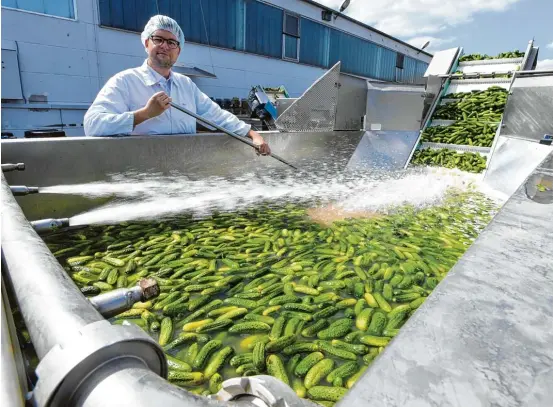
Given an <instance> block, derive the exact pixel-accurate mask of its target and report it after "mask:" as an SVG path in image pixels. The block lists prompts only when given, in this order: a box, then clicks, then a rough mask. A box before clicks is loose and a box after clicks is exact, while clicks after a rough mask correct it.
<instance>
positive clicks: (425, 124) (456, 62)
mask: <svg viewBox="0 0 553 407" xmlns="http://www.w3.org/2000/svg"><path fill="white" fill-rule="evenodd" d="M462 54H463V48H462V47H459V49H458V51H457V54H456V56H455V59H454V61H453V63H452V64H451V66H450V68H449V71H450V72H452V71H454V70H456V69H457V67H458V66H459V58H461V55H462ZM435 76H437V77H438V78H442V77H447V78H448V79H447V80H445V81H443V80H442V86H441V89H440V92H438V94H437V96H436V98H435V100H434V101H433V102H432V106H430V109H428V112H426V116H425V117H424V119H423V122H422V126H421V130H420V132H419V138H418V139H417V141H416V143H415V146H414V147H413V150H412V151H411V154H409V158H408V159H407V162H406V163H405V166H404V167H403V169H406V168H407V167H408V166H409V163H410V162H411V160H412V159H413V154H415V151H416V150H417V147H418V145H419V143H420V142H421V138H422V133H423V132H424V130H425V129H426V128H427V127H428V126H429V124H430V120H431V118H432V115H433V114H434V111H435V110H436V107H437V106H438V105H439V104H440V101H441V100H442V98H443V97H444V95H445V94H446V92H447V90H448V88H449V84H450V83H451V79H449V77H450V75H435Z"/></svg>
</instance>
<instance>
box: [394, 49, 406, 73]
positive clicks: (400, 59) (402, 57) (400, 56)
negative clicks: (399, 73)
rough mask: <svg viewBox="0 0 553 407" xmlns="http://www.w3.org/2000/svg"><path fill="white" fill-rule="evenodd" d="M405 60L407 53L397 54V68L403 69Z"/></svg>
mask: <svg viewBox="0 0 553 407" xmlns="http://www.w3.org/2000/svg"><path fill="white" fill-rule="evenodd" d="M404 60H405V55H403V54H400V53H399V52H398V53H397V56H396V68H399V69H403V62H404Z"/></svg>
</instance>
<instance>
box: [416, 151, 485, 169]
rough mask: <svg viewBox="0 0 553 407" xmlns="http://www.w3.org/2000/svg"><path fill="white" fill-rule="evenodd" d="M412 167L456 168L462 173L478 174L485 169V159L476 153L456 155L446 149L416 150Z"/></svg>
mask: <svg viewBox="0 0 553 407" xmlns="http://www.w3.org/2000/svg"><path fill="white" fill-rule="evenodd" d="M411 164H412V165H424V166H439V167H445V168H458V169H460V170H462V171H467V172H473V173H480V172H482V171H484V170H485V169H486V158H485V157H484V156H482V155H480V154H478V153H472V152H464V153H458V152H456V151H454V150H450V149H447V148H441V149H431V148H425V149H421V150H417V151H416V152H415V154H413V159H412V161H411Z"/></svg>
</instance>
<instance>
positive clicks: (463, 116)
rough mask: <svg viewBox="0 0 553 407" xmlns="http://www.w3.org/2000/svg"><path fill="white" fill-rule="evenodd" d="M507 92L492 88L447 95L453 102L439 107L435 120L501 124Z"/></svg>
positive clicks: (435, 113)
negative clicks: (470, 120)
mask: <svg viewBox="0 0 553 407" xmlns="http://www.w3.org/2000/svg"><path fill="white" fill-rule="evenodd" d="M507 94H508V92H507V90H506V89H504V88H502V87H499V86H492V87H490V88H488V89H486V90H484V91H478V90H475V91H472V92H459V93H452V94H450V95H447V98H448V99H456V100H455V101H453V102H450V103H447V104H445V105H441V106H439V107H438V108H437V109H436V111H435V112H434V116H433V118H434V119H444V120H467V119H472V118H475V119H478V120H479V121H485V122H499V121H501V115H502V114H503V110H504V109H505V104H506V103H507Z"/></svg>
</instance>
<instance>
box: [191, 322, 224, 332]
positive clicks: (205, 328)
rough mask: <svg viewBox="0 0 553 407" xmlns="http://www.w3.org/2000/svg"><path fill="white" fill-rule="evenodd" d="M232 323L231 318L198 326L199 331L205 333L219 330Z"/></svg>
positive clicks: (197, 330)
mask: <svg viewBox="0 0 553 407" xmlns="http://www.w3.org/2000/svg"><path fill="white" fill-rule="evenodd" d="M230 325H232V320H230V319H218V320H216V321H213V322H208V323H207V324H205V325H202V326H199V327H198V328H196V332H197V333H203V332H212V331H218V330H222V329H225V328H226V327H228V326H230Z"/></svg>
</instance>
